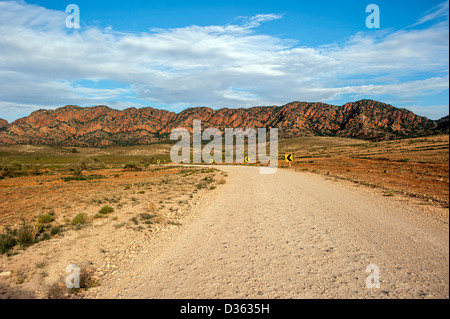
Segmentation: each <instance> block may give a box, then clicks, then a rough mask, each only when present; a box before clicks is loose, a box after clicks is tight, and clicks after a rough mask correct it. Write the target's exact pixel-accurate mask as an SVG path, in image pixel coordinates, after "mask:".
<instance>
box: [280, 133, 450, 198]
mask: <svg viewBox="0 0 450 319" xmlns="http://www.w3.org/2000/svg"><path fill="white" fill-rule="evenodd" d="M279 148H280V150H279V154H280V161H281V165H282V166H284V167H287V163H285V162H284V159H282V158H281V157H282V156H283V157H284V154H285V153H293V154H294V163H293V165H292V168H293V169H295V170H298V171H310V172H315V173H320V174H326V175H329V176H331V177H336V178H341V179H348V180H351V181H354V182H358V183H361V184H366V185H375V186H376V187H381V188H384V189H386V190H390V191H391V192H392V194H394V195H395V193H401V194H406V195H410V196H414V197H419V198H424V199H427V200H430V201H433V202H438V203H442V204H444V205H448V202H449V189H448V187H449V136H448V135H439V136H430V137H421V138H413V139H404V140H395V141H384V142H367V141H360V140H354V139H344V138H331V137H310V138H308V137H303V138H294V139H290V140H285V141H280V143H279ZM386 196H392V195H386Z"/></svg>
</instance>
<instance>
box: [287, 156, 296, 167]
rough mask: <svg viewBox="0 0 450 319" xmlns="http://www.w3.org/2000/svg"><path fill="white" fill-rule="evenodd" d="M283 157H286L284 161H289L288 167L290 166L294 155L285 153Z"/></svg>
mask: <svg viewBox="0 0 450 319" xmlns="http://www.w3.org/2000/svg"><path fill="white" fill-rule="evenodd" d="M285 157H286V162H288V163H289V167H291V163H292V161H293V160H294V155H292V154H286V155H285Z"/></svg>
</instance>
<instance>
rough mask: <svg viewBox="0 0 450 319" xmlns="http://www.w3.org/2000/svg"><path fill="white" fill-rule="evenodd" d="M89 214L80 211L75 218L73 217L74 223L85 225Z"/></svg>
mask: <svg viewBox="0 0 450 319" xmlns="http://www.w3.org/2000/svg"><path fill="white" fill-rule="evenodd" d="M86 220H87V215H86V214H85V213H78V214H77V215H76V216H75V217H74V218H73V219H72V225H84V224H86Z"/></svg>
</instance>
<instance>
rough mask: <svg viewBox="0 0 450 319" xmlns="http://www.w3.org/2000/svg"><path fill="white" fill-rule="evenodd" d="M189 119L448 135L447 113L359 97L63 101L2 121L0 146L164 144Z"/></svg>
mask: <svg viewBox="0 0 450 319" xmlns="http://www.w3.org/2000/svg"><path fill="white" fill-rule="evenodd" d="M193 120H201V121H202V128H203V129H205V128H207V127H216V128H218V129H220V130H222V131H223V130H224V129H225V128H242V129H246V128H270V127H273V128H275V127H276V128H278V129H279V136H280V138H290V137H297V136H314V135H316V136H339V137H352V138H361V139H369V140H387V139H397V138H404V137H417V136H421V135H424V134H434V133H439V132H443V133H448V131H449V126H448V125H449V122H448V116H446V117H444V118H442V119H440V120H437V121H435V120H430V119H428V118H426V117H422V116H418V115H416V114H414V113H413V112H411V111H408V110H406V109H399V108H396V107H394V106H392V105H388V104H385V103H381V102H377V101H373V100H361V101H357V102H351V103H346V104H345V105H342V106H336V105H330V104H325V103H307V102H292V103H288V104H286V105H284V106H261V107H252V108H239V109H232V108H223V109H219V110H214V109H211V108H207V107H195V108H189V109H186V110H184V111H182V112H180V113H175V112H169V111H166V110H160V109H154V108H151V107H144V108H140V109H136V108H128V109H125V110H115V109H112V108H109V107H107V106H93V107H84V108H83V107H79V106H74V105H67V106H64V107H61V108H58V109H55V110H38V111H35V112H33V113H31V114H30V115H29V116H27V117H24V118H21V119H18V120H16V121H14V122H12V123H8V122H7V121H5V120H2V119H0V144H45V145H61V146H91V147H102V146H110V145H137V144H149V143H155V142H162V141H166V140H168V139H169V135H170V132H171V131H172V130H173V129H175V128H178V127H183V128H186V129H188V130H189V131H192V123H193Z"/></svg>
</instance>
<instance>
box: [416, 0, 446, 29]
mask: <svg viewBox="0 0 450 319" xmlns="http://www.w3.org/2000/svg"><path fill="white" fill-rule="evenodd" d="M448 3H449V1H448V0H447V1H444V2H442V3H440V4H438V5H437V6H435V7H433V8H431V9H430V10H428V11H427V12H425V13H424V14H423V15H422V17H421V18H420V19H419V20H418V21H417V22H416V23H414V24H413V25H412V26H417V25H420V24H423V23H425V22H428V21H432V20H435V19H441V18H447V19H448V9H449V7H448Z"/></svg>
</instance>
